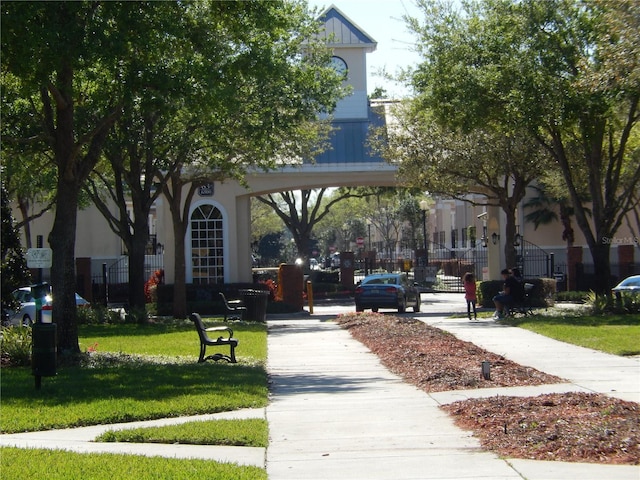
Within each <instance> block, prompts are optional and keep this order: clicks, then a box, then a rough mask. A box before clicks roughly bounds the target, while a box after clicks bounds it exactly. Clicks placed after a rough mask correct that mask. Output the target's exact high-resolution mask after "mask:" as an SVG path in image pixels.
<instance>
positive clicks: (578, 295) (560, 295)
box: [556, 291, 589, 303]
mask: <svg viewBox="0 0 640 480" xmlns="http://www.w3.org/2000/svg"><path fill="white" fill-rule="evenodd" d="M588 297H589V292H579V291H577V292H576V291H569V292H556V301H558V302H574V303H585V302H586V301H587V298H588Z"/></svg>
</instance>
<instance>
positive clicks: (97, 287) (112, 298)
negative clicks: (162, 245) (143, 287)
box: [91, 254, 164, 304]
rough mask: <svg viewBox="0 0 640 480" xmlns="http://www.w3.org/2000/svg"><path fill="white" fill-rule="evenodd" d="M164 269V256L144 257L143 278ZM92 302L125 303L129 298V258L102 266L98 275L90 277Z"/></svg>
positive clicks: (125, 257)
mask: <svg viewBox="0 0 640 480" xmlns="http://www.w3.org/2000/svg"><path fill="white" fill-rule="evenodd" d="M162 269H164V254H157V255H145V257H144V278H145V279H147V278H150V277H151V276H152V275H153V273H154V272H155V271H156V270H162ZM91 283H92V288H93V292H92V293H93V300H94V301H95V302H97V303H105V304H106V303H126V302H127V299H128V296H129V257H127V256H124V257H121V258H119V259H117V260H115V261H113V262H111V263H110V264H107V263H106V262H105V263H103V264H102V271H101V272H100V273H95V272H94V273H93V275H92V276H91Z"/></svg>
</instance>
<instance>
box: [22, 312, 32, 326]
mask: <svg viewBox="0 0 640 480" xmlns="http://www.w3.org/2000/svg"><path fill="white" fill-rule="evenodd" d="M32 323H33V322H32V321H31V317H30V316H29V315H28V314H26V315H25V316H24V317H22V326H23V327H30V326H31V324H32Z"/></svg>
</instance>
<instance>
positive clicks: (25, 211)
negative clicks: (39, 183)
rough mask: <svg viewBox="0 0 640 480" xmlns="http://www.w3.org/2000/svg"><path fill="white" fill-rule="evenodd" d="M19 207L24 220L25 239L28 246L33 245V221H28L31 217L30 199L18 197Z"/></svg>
mask: <svg viewBox="0 0 640 480" xmlns="http://www.w3.org/2000/svg"><path fill="white" fill-rule="evenodd" d="M18 208H19V209H20V214H21V215H22V221H23V222H24V240H25V243H26V244H27V248H31V247H33V243H32V242H31V222H29V221H28V218H29V201H28V200H27V199H25V198H22V197H19V198H18Z"/></svg>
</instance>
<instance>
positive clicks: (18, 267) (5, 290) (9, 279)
mask: <svg viewBox="0 0 640 480" xmlns="http://www.w3.org/2000/svg"><path fill="white" fill-rule="evenodd" d="M1 196H2V198H1V202H2V203H1V205H0V209H1V212H2V230H0V232H1V234H2V241H1V242H0V249H1V254H2V256H1V261H2V263H0V281H1V282H2V287H1V288H2V290H1V292H2V310H3V313H4V311H5V310H6V309H9V310H18V307H19V303H18V302H17V301H16V299H15V298H14V297H13V295H12V294H11V292H13V290H14V289H16V288H17V287H19V286H21V285H24V284H25V283H26V282H27V281H28V280H29V270H27V262H26V261H25V259H24V255H23V252H22V246H21V245H20V237H19V236H18V232H17V231H16V228H15V227H14V225H13V215H12V214H11V207H10V206H9V198H8V196H7V192H6V191H5V189H4V185H2V186H1ZM3 320H4V319H3Z"/></svg>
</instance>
